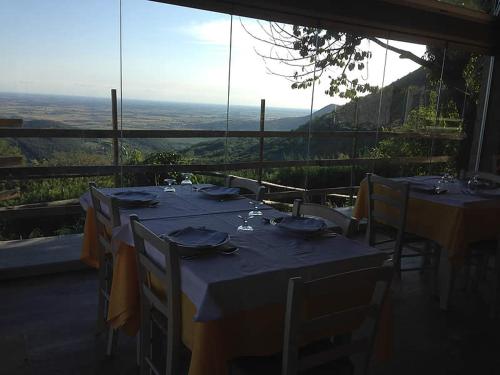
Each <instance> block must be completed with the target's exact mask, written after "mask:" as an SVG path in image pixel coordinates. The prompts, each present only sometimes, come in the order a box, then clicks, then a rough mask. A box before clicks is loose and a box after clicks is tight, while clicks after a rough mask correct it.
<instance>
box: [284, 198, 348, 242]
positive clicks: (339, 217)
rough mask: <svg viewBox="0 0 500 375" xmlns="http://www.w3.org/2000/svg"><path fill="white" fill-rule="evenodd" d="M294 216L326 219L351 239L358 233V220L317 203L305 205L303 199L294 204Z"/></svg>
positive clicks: (296, 200) (295, 201)
mask: <svg viewBox="0 0 500 375" xmlns="http://www.w3.org/2000/svg"><path fill="white" fill-rule="evenodd" d="M292 214H293V215H294V216H314V217H320V218H322V219H326V220H328V221H331V222H332V223H334V224H336V225H337V226H338V227H340V229H341V230H342V234H343V235H344V236H346V237H351V236H353V235H354V234H355V233H356V226H357V220H356V219H354V218H352V217H347V216H346V215H344V214H342V213H341V212H339V211H336V210H335V209H333V208H330V207H327V206H323V205H320V204H316V203H304V202H303V201H302V200H301V199H295V200H294V202H293V208H292Z"/></svg>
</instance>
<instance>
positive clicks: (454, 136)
mask: <svg viewBox="0 0 500 375" xmlns="http://www.w3.org/2000/svg"><path fill="white" fill-rule="evenodd" d="M226 134H227V136H228V137H229V138H260V137H262V136H263V137H264V138H305V137H307V136H308V132H306V131H275V130H266V131H263V132H261V131H258V130H255V131H254V130H235V131H229V132H227V133H226V131H224V130H167V129H165V130H160V129H151V130H123V131H114V130H109V129H43V128H37V129H0V138H98V139H99V138H114V137H121V136H123V138H144V139H146V138H225V137H226ZM311 137H321V138H353V137H359V138H361V137H378V138H388V137H400V138H412V139H413V138H414V139H422V138H423V139H429V138H434V139H449V140H462V139H463V138H464V135H463V134H461V133H457V132H452V131H449V130H448V131H442V130H439V129H429V130H428V131H427V132H425V133H423V132H396V131H379V132H378V135H377V132H376V131H372V130H367V131H313V132H311Z"/></svg>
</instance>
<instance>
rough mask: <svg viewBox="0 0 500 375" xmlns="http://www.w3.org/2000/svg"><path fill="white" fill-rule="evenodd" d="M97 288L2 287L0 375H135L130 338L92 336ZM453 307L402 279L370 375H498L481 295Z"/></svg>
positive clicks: (72, 276) (421, 283)
mask: <svg viewBox="0 0 500 375" xmlns="http://www.w3.org/2000/svg"><path fill="white" fill-rule="evenodd" d="M458 284H459V285H460V283H458ZM96 290H97V274H96V272H95V271H93V270H80V271H73V272H68V273H60V274H55V275H46V276H38V277H31V278H24V279H17V280H11V281H4V282H2V283H1V284H0V301H2V303H1V304H0V332H1V335H0V353H1V357H2V360H1V365H0V374H2V375H3V374H6V375H7V374H9V375H21V374H22V375H24V374H37V375H44V374H51V375H54V374H72V375H79V374H136V373H137V368H136V366H135V340H134V339H133V338H129V337H126V336H120V338H119V343H118V350H117V354H116V356H115V357H114V358H112V359H107V358H105V356H104V346H105V342H104V341H105V339H104V337H102V338H96V337H95V336H94V320H95V316H96ZM453 302H454V304H453V309H452V310H451V311H450V312H447V313H444V312H441V311H440V310H439V308H438V303H437V301H436V300H435V299H434V298H433V297H431V296H430V287H429V282H428V280H426V278H425V277H422V276H420V275H419V274H418V273H416V272H411V273H405V274H404V275H403V282H402V283H401V284H400V285H396V286H395V292H394V309H395V311H394V317H395V327H394V328H395V348H394V357H393V359H392V360H391V361H390V362H389V363H385V364H380V365H376V366H374V368H373V371H372V374H405V375H411V374H418V375H421V374H426V375H430V374H471V373H472V374H484V375H486V374H498V373H500V370H499V369H500V356H499V355H498V353H499V351H498V348H500V324H499V322H498V321H492V320H490V319H489V318H488V311H487V305H486V304H485V302H484V301H483V300H482V299H481V297H478V295H477V294H474V293H470V292H469V293H465V292H463V291H461V290H460V288H457V290H456V292H455V294H454V297H453Z"/></svg>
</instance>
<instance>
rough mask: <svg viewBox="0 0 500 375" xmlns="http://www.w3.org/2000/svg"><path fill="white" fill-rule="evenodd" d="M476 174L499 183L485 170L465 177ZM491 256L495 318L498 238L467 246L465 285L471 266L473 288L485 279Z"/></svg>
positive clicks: (499, 293)
mask: <svg viewBox="0 0 500 375" xmlns="http://www.w3.org/2000/svg"><path fill="white" fill-rule="evenodd" d="M474 175H477V176H478V177H479V178H480V179H482V180H487V181H490V182H493V183H495V184H499V185H500V176H499V175H496V174H492V173H486V172H467V173H465V177H467V178H469V177H472V176H474ZM492 258H493V261H494V268H493V272H492V275H493V283H492V288H491V289H492V290H491V298H490V301H491V308H490V315H491V317H493V318H495V317H497V316H498V315H499V313H500V311H499V310H500V238H498V239H497V240H489V241H488V240H487V241H480V242H477V243H473V244H472V245H470V246H469V249H468V252H467V255H466V259H465V271H464V273H465V286H466V288H467V287H468V286H469V284H470V282H471V268H472V266H473V265H474V263H475V265H476V269H477V272H476V273H477V276H476V278H475V279H476V280H475V281H474V289H477V284H478V282H479V281H485V280H486V278H487V276H488V274H489V273H490V272H489V271H490V268H489V265H490V259H492Z"/></svg>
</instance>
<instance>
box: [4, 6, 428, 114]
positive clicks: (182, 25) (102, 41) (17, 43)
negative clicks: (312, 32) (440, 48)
mask: <svg viewBox="0 0 500 375" xmlns="http://www.w3.org/2000/svg"><path fill="white" fill-rule="evenodd" d="M0 8H1V9H2V11H1V12H0V48H1V51H2V53H1V55H0V92H21V93H39V94H57V95H78V96H91V97H108V96H109V92H110V90H111V89H112V88H117V89H118V90H120V85H121V89H122V92H123V98H124V99H127V98H128V99H144V100H155V101H174V102H191V103H210V104H226V102H227V96H228V68H229V45H230V43H229V42H230V33H229V30H230V20H231V18H230V16H229V15H226V14H221V13H215V12H207V11H201V10H195V9H190V8H183V7H178V6H173V5H167V4H161V3H156V2H151V1H148V0H122V62H123V64H122V75H121V77H122V79H121V81H120V22H119V17H120V8H119V0H85V1H84V0H44V1H39V0H0ZM241 23H243V24H244V25H245V26H246V27H247V28H248V29H250V30H252V32H255V33H256V34H258V33H259V32H260V31H261V30H260V27H259V25H258V23H257V21H255V20H252V19H241V18H240V17H237V16H235V17H233V37H232V55H231V84H230V95H229V97H230V103H231V104H238V105H251V106H258V105H260V99H266V104H267V105H268V106H272V107H290V108H309V107H310V105H311V90H310V89H308V90H292V89H291V88H290V82H289V81H287V80H286V79H284V78H282V77H279V76H276V75H272V74H269V73H268V71H267V69H266V67H267V68H271V69H272V70H274V71H277V72H279V73H282V72H283V73H287V72H288V73H289V71H288V70H285V67H284V66H283V65H282V64H281V65H277V64H274V65H273V64H271V63H270V62H268V63H267V65H266V62H265V61H263V60H262V58H261V57H259V56H258V55H257V53H256V50H257V51H260V52H262V53H266V52H268V51H269V47H268V46H267V45H266V44H263V43H261V42H259V41H257V40H256V39H254V38H252V37H251V36H250V35H248V33H247V32H246V31H244V29H243V28H242V26H241ZM264 24H265V23H264ZM259 35H262V33H261V34H259ZM390 43H391V44H393V45H397V46H398V47H403V48H405V49H409V50H411V51H412V52H414V53H415V54H417V55H419V56H421V55H423V54H424V52H425V46H422V45H416V44H407V43H402V42H393V41H391V42H390ZM364 47H366V48H369V49H370V50H371V51H372V53H373V58H372V59H371V60H370V62H369V70H368V74H366V72H365V75H364V76H363V77H360V78H361V79H363V78H364V79H366V82H368V83H370V84H372V85H378V86H381V85H382V82H383V81H384V83H385V84H386V85H387V84H389V83H390V82H393V81H394V80H396V79H398V78H400V77H403V76H405V75H406V74H408V73H409V72H411V71H413V70H415V69H417V68H418V67H419V66H418V65H417V64H415V63H413V62H411V61H409V60H403V59H400V58H399V57H398V56H397V55H396V54H394V53H392V52H389V53H388V55H387V64H386V66H387V68H386V74H385V77H384V75H383V70H384V60H385V50H384V49H383V48H381V47H379V46H376V45H374V43H371V45H370V44H368V43H366V44H365V45H364ZM362 82H364V81H362ZM326 83H327V80H322V82H321V83H320V84H319V85H318V87H317V88H316V91H315V92H316V93H315V95H314V108H315V109H319V108H322V107H323V106H325V105H328V104H331V103H336V104H343V103H345V100H342V99H340V98H335V97H334V98H331V97H329V96H327V95H325V94H324V90H325V84H326Z"/></svg>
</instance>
